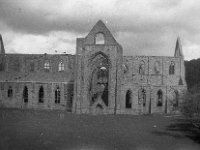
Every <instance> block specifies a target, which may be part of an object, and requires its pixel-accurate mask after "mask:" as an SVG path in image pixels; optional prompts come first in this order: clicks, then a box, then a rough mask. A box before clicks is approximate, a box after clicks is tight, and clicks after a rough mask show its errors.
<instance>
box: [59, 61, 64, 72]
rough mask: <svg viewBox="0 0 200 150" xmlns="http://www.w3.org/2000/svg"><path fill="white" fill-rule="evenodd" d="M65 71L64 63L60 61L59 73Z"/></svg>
mask: <svg viewBox="0 0 200 150" xmlns="http://www.w3.org/2000/svg"><path fill="white" fill-rule="evenodd" d="M64 70H65V66H64V63H63V62H62V61H60V62H59V65H58V71H64Z"/></svg>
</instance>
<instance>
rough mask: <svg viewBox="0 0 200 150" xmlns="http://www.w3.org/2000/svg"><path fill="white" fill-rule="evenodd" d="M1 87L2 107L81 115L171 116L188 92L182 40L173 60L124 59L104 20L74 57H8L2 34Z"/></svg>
mask: <svg viewBox="0 0 200 150" xmlns="http://www.w3.org/2000/svg"><path fill="white" fill-rule="evenodd" d="M0 86H1V89H0V106H1V107H13V108H32V109H62V110H67V111H69V112H73V113H78V114H80V113H87V114H152V113H172V112H174V111H177V110H178V106H179V105H180V104H181V97H182V95H183V94H184V92H185V91H186V90H187V85H186V82H185V67H184V57H183V53H182V49H181V44H180V39H179V38H178V40H177V43H176V48H175V54H174V57H164V56H123V49H122V46H121V45H120V44H119V43H117V41H116V40H115V39H114V37H113V36H112V34H111V33H110V31H109V30H108V29H107V27H106V26H105V24H104V23H103V22H102V21H98V22H97V24H96V25H95V26H94V27H93V29H92V30H91V31H90V33H89V34H88V35H87V36H86V37H85V38H78V39H77V44H76V55H67V54H65V55H63V54H62V55H57V54H56V55H49V54H43V55H42V54H41V55H38V54H31V55H28V54H6V53H5V50H4V46H3V40H2V38H1V36H0Z"/></svg>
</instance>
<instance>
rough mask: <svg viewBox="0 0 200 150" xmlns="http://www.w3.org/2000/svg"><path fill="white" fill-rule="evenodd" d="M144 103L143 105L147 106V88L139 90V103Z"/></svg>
mask: <svg viewBox="0 0 200 150" xmlns="http://www.w3.org/2000/svg"><path fill="white" fill-rule="evenodd" d="M142 103H143V106H146V90H145V89H140V90H139V91H138V104H139V105H141V104H142Z"/></svg>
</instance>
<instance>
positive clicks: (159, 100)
mask: <svg viewBox="0 0 200 150" xmlns="http://www.w3.org/2000/svg"><path fill="white" fill-rule="evenodd" d="M157 106H163V92H162V90H158V92H157Z"/></svg>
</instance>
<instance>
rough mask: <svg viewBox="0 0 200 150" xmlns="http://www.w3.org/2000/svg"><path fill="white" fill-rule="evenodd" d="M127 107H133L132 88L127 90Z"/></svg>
mask: <svg viewBox="0 0 200 150" xmlns="http://www.w3.org/2000/svg"><path fill="white" fill-rule="evenodd" d="M126 108H128V109H130V108H132V92H131V90H127V92H126Z"/></svg>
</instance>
